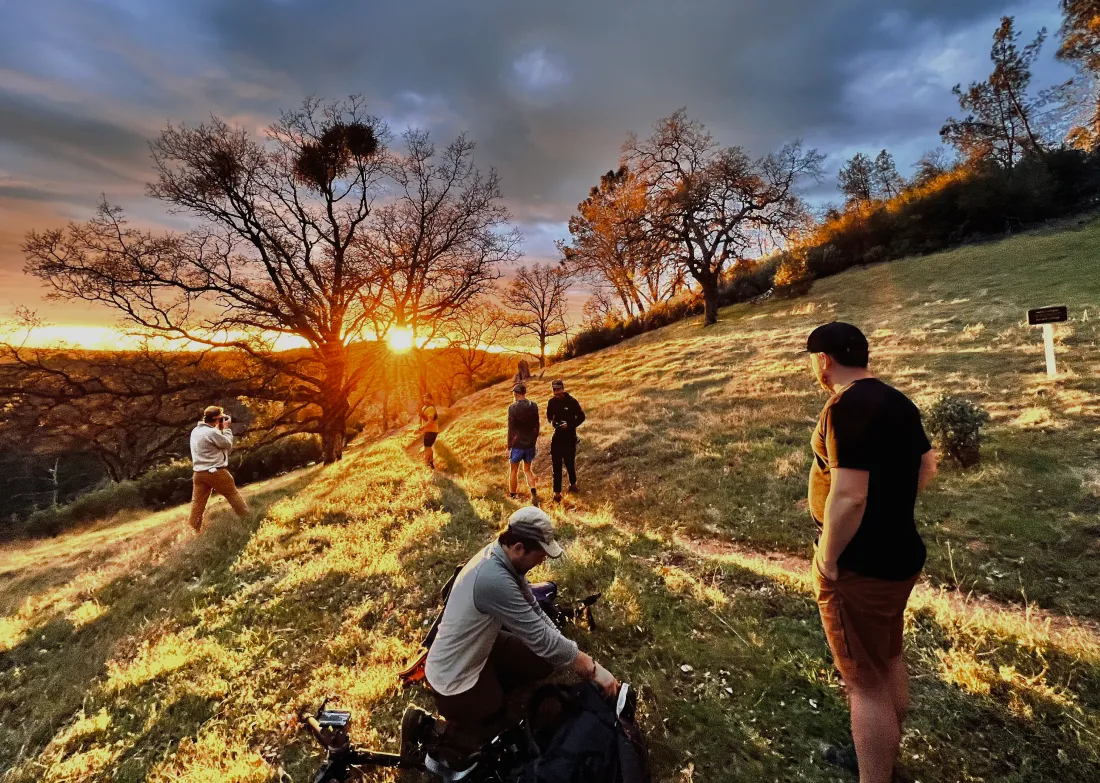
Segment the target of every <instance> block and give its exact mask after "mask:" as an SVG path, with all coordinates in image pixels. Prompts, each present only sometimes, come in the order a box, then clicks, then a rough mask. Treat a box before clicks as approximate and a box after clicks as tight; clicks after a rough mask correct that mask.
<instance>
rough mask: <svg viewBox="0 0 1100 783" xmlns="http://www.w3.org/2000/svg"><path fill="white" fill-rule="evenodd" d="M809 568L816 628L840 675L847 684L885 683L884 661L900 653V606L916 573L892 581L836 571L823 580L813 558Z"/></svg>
mask: <svg viewBox="0 0 1100 783" xmlns="http://www.w3.org/2000/svg"><path fill="white" fill-rule="evenodd" d="M810 568H811V569H812V570H813V582H814V595H815V597H816V598H817V607H818V610H819V611H820V612H821V625H822V626H823V627H824V628H825V638H826V639H827V640H828V641H829V649H830V650H832V653H833V663H834V664H835V665H836V668H837V670H839V671H840V675H841V676H842V677H843V678H844V681H845V682H847V683H850V684H852V685H862V686H865V687H874V686H876V685H879V684H881V683H883V682H885V681H886V679H887V677H888V676H889V669H890V662H891V661H893V660H894V659H895V658H897V657H898V656H899V655H901V647H902V636H903V635H904V632H905V605H906V604H907V603H908V602H909V595H910V593H912V592H913V587H914V585H916V583H917V579H918V578H919V577H920V575H919V574H918V575H917V576H914V577H913V578H912V579H906V580H905V581H903V582H893V581H888V580H885V579H875V578H873V577H870V576H863V575H861V574H857V573H854V572H852V571H846V570H844V569H841V570H840V572H839V574H838V576H837V578H836V579H829V578H828V577H827V576H825V575H824V574H823V573H821V569H820V568H819V567H818V565H817V558H814V562H813V564H812V565H811V566H810Z"/></svg>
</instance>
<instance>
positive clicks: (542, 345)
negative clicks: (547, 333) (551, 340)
mask: <svg viewBox="0 0 1100 783" xmlns="http://www.w3.org/2000/svg"><path fill="white" fill-rule="evenodd" d="M539 369H540V370H544V369H546V338H545V337H540V338H539Z"/></svg>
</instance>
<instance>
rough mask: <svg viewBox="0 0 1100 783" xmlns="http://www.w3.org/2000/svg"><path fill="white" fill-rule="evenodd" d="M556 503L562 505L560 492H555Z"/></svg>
mask: <svg viewBox="0 0 1100 783" xmlns="http://www.w3.org/2000/svg"><path fill="white" fill-rule="evenodd" d="M554 502H555V503H561V493H560V492H555V493H554Z"/></svg>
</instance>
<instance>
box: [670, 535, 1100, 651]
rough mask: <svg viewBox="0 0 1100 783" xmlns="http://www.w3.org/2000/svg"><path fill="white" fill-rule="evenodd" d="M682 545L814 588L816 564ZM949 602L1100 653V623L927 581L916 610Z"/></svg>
mask: <svg viewBox="0 0 1100 783" xmlns="http://www.w3.org/2000/svg"><path fill="white" fill-rule="evenodd" d="M676 543H677V544H678V545H680V546H681V547H683V548H684V549H686V550H688V551H689V552H692V553H693V554H695V555H698V556H699V557H703V558H707V559H719V560H729V561H732V562H734V563H736V564H738V565H741V566H743V567H745V568H748V569H750V570H753V571H757V572H759V573H761V574H771V575H774V576H779V577H781V578H783V579H784V580H785V581H787V582H789V583H793V584H796V585H798V586H800V587H801V588H803V589H805V590H807V591H808V590H810V589H812V588H811V587H810V577H809V571H810V561H809V559H808V558H804V557H799V556H797V555H792V554H790V553H789V552H767V551H757V550H754V549H750V548H748V547H744V546H740V545H738V544H735V543H733V542H730V541H724V540H721V539H716V538H677V539H676ZM944 604H946V606H947V607H949V608H950V611H951V612H953V613H955V614H956V615H957V616H958V617H959V618H961V619H963V620H965V621H967V622H976V621H979V620H980V621H982V622H983V623H985V624H995V625H999V626H1003V627H1005V628H1010V629H1015V632H1017V633H1018V632H1019V631H1020V630H1023V629H1026V630H1027V631H1029V632H1032V633H1035V634H1037V635H1039V636H1049V638H1050V639H1051V641H1057V640H1058V639H1059V638H1065V639H1069V638H1072V639H1074V641H1075V642H1076V643H1077V644H1080V643H1081V642H1086V643H1087V644H1088V645H1089V646H1090V647H1092V648H1093V649H1094V650H1095V651H1096V652H1097V653H1098V654H1100V623H1098V622H1096V621H1094V620H1089V619H1083V618H1077V617H1071V616H1067V615H1063V614H1058V613H1056V612H1050V611H1047V610H1045V609H1039V608H1036V607H1033V606H1020V605H1017V604H1012V603H1008V602H1005V601H999V600H997V599H995V598H991V597H989V596H987V595H982V594H980V593H963V592H961V591H958V590H952V589H950V588H945V587H934V586H932V585H930V584H928V583H927V582H926V581H922V582H920V583H919V584H918V585H917V588H916V590H915V591H914V593H913V600H912V602H911V604H910V605H911V606H915V607H921V606H929V607H931V608H932V609H933V611H936V610H937V609H939V608H940V607H942V606H943V605H944Z"/></svg>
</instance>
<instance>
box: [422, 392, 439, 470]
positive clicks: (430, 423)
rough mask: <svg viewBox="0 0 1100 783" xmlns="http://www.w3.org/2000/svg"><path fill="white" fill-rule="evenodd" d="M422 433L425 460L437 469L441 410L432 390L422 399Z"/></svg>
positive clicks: (432, 467)
mask: <svg viewBox="0 0 1100 783" xmlns="http://www.w3.org/2000/svg"><path fill="white" fill-rule="evenodd" d="M420 403H421V405H420V430H419V432H420V434H421V435H423V436H424V462H425V464H427V466H428V467H429V468H431V469H432V470H435V450H434V447H435V440H436V438H438V437H439V411H438V410H436V407H435V402H434V400H433V399H432V395H431V393H430V392H424V396H423V397H422V398H421V400H420Z"/></svg>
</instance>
